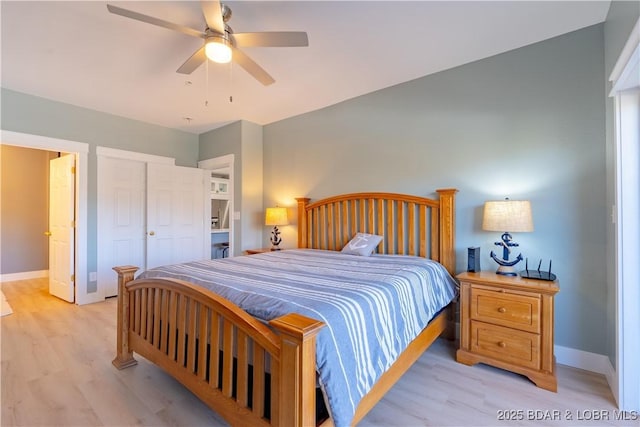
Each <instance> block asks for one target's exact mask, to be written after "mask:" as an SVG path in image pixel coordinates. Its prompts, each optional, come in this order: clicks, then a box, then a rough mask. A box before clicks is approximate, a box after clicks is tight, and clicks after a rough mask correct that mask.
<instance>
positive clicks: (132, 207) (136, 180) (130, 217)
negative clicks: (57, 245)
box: [97, 156, 146, 297]
mask: <svg viewBox="0 0 640 427" xmlns="http://www.w3.org/2000/svg"><path fill="white" fill-rule="evenodd" d="M145 198H146V163H145V162H141V161H134V160H125V159H115V158H110V157H102V156H101V157H99V159H98V277H97V279H98V289H104V290H105V297H110V296H115V295H117V294H118V280H117V277H116V273H115V272H114V271H113V270H112V268H113V267H114V266H117V265H134V266H136V267H139V268H140V269H144V268H145V262H146V257H145V251H146V248H145V246H146V228H145V225H146V212H145V209H146V202H145Z"/></svg>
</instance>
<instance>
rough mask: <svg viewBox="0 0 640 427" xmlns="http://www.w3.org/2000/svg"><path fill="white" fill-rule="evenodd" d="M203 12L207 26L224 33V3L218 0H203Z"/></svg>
mask: <svg viewBox="0 0 640 427" xmlns="http://www.w3.org/2000/svg"><path fill="white" fill-rule="evenodd" d="M200 3H201V4H202V13H203V15H204V19H205V21H207V27H209V28H210V29H211V30H213V31H215V32H216V33H220V34H224V20H223V19H222V5H221V4H220V2H219V1H218V0H215V1H209V0H202V1H201V2H200Z"/></svg>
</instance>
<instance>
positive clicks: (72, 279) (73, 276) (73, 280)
mask: <svg viewBox="0 0 640 427" xmlns="http://www.w3.org/2000/svg"><path fill="white" fill-rule="evenodd" d="M71 281H72V282H75V281H76V275H75V274H72V275H71Z"/></svg>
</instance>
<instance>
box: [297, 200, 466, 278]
mask: <svg viewBox="0 0 640 427" xmlns="http://www.w3.org/2000/svg"><path fill="white" fill-rule="evenodd" d="M457 191H458V190H456V189H453V188H447V189H441V190H436V192H437V193H438V195H439V197H438V199H437V200H435V199H429V198H426V197H417V196H410V195H405V194H395V193H353V194H344V195H341V196H334V197H329V198H326V199H322V200H318V201H316V202H313V203H309V202H310V199H308V198H302V197H301V198H297V199H296V200H297V201H298V247H299V248H310V249H327V250H341V249H342V247H343V246H344V245H345V244H346V243H347V242H348V241H349V240H350V239H351V238H352V237H353V236H354V235H355V234H356V233H357V232H363V233H371V234H378V235H381V236H384V239H383V241H382V242H381V243H380V245H378V247H377V249H376V251H377V252H378V253H383V254H401V255H418V256H422V257H426V258H431V259H433V260H435V261H439V262H440V263H441V264H442V265H444V266H445V268H446V269H447V270H449V272H450V273H452V274H454V273H455V265H456V257H455V193H456V192H457Z"/></svg>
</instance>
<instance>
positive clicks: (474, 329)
mask: <svg viewBox="0 0 640 427" xmlns="http://www.w3.org/2000/svg"><path fill="white" fill-rule="evenodd" d="M471 351H473V352H474V353H477V354H481V355H485V356H489V357H491V358H494V359H499V360H502V361H504V362H508V363H514V364H517V365H519V366H524V367H527V368H531V369H540V335H537V334H531V333H528V332H522V331H514V330H513V329H509V328H504V327H502V326H496V325H491V324H488V323H483V322H476V321H472V322H471Z"/></svg>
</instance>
